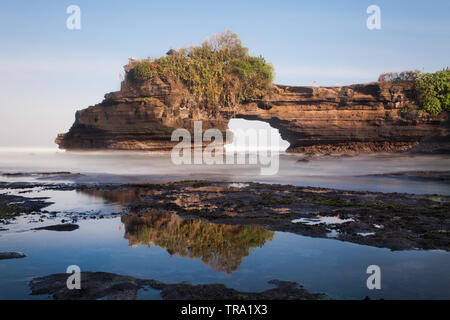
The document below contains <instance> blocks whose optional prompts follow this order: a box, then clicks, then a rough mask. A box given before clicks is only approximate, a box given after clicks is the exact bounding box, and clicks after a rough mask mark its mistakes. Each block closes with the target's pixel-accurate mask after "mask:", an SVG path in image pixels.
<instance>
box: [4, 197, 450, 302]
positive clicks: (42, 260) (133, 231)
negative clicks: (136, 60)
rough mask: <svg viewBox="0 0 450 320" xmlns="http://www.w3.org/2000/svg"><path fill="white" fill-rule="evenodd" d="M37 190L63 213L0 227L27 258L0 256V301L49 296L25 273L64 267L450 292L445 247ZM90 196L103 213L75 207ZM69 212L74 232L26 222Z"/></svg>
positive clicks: (254, 287) (391, 291) (168, 277)
mask: <svg viewBox="0 0 450 320" xmlns="http://www.w3.org/2000/svg"><path fill="white" fill-rule="evenodd" d="M1 192H7V191H5V190H3V191H1ZM41 192H42V193H41ZM41 192H39V190H35V191H34V193H33V196H43V195H45V196H48V197H50V198H51V199H50V201H54V202H55V204H54V205H53V208H54V209H58V210H61V213H59V214H57V215H56V217H53V218H51V219H47V220H44V221H39V220H38V216H22V217H20V218H18V219H17V220H16V221H15V222H13V223H12V224H9V225H5V226H3V228H6V229H8V230H5V231H0V251H20V252H24V253H25V254H26V255H27V257H26V258H22V259H13V260H1V261H0V299H50V298H51V297H48V296H30V295H29V293H30V290H29V288H28V282H29V280H30V279H31V278H33V277H37V276H45V275H49V274H54V273H64V272H65V271H66V269H67V267H68V266H69V265H78V266H79V267H80V268H81V270H82V271H104V272H111V273H117V274H122V275H130V276H134V277H137V278H145V279H157V280H161V281H164V282H168V283H175V282H181V281H191V282H192V283H194V284H208V283H223V284H225V285H227V286H228V287H231V288H234V289H236V290H239V291H262V290H265V289H269V288H271V285H269V284H268V283H267V281H268V280H271V279H280V280H288V281H297V282H298V283H300V284H302V285H304V287H305V288H306V289H307V290H308V291H310V292H323V293H326V294H327V295H328V298H335V299H362V298H364V297H365V296H369V297H371V298H384V299H449V298H450V289H449V288H450V277H449V273H448V270H449V268H448V267H449V265H450V254H449V253H448V252H445V251H440V250H431V251H419V250H412V251H390V250H389V249H380V248H374V247H369V246H363V245H357V244H353V243H348V242H342V241H338V240H335V239H332V238H330V239H319V238H309V237H304V236H299V235H295V234H291V233H285V232H273V231H270V230H267V229H266V228H265V227H261V226H229V225H221V224H213V223H208V222H205V221H203V220H199V219H182V218H180V217H179V216H178V215H176V214H173V213H167V212H160V211H150V212H146V213H143V214H141V215H140V216H139V215H136V214H133V213H130V214H127V215H121V216H109V215H108V213H111V212H114V211H121V210H125V209H124V207H123V206H124V204H125V203H126V202H127V201H132V200H133V199H135V198H136V194H134V193H133V192H126V191H125V192H120V191H115V192H113V193H111V192H109V193H105V192H98V191H90V192H76V191H50V192H49V191H41ZM40 193H41V194H40ZM25 196H27V195H26V194H25ZM93 203H95V205H96V210H97V211H98V212H100V213H101V214H102V215H104V218H102V219H100V218H99V217H100V216H99V214H96V215H84V216H80V215H76V214H75V212H77V211H83V210H84V208H89V207H91V205H92V204H93ZM102 208H103V209H104V211H102ZM112 208H113V209H114V210H112ZM72 214H74V216H76V217H77V219H78V220H77V222H76V223H77V224H78V225H79V226H80V228H79V229H77V230H74V231H70V232H57V231H46V230H39V231H37V230H32V229H33V228H35V227H37V226H43V225H51V224H57V223H60V222H61V220H62V219H66V220H67V216H69V217H70V215H72ZM94 218H95V219H94ZM374 264H375V265H378V266H380V268H381V286H382V288H381V290H368V289H367V287H366V280H367V277H368V276H369V275H368V274H366V269H367V267H368V266H369V265H374ZM138 298H140V299H159V298H160V296H159V293H158V292H157V291H155V290H149V291H143V290H141V291H140V292H139V294H138Z"/></svg>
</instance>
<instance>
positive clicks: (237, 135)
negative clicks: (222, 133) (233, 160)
mask: <svg viewBox="0 0 450 320" xmlns="http://www.w3.org/2000/svg"><path fill="white" fill-rule="evenodd" d="M228 129H229V130H230V131H231V132H232V133H233V141H232V142H231V143H228V141H227V144H225V150H226V152H237V153H250V152H261V151H270V152H279V153H283V152H286V150H287V149H288V148H289V145H290V143H289V142H288V141H286V140H283V139H282V138H281V135H280V132H279V131H278V129H275V128H273V127H272V126H271V125H270V124H269V123H267V122H264V121H260V120H246V119H236V118H233V119H230V121H229V123H228Z"/></svg>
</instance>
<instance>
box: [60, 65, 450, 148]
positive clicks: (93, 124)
mask: <svg viewBox="0 0 450 320" xmlns="http://www.w3.org/2000/svg"><path fill="white" fill-rule="evenodd" d="M131 67H132V65H127V66H125V70H126V71H127V75H126V77H125V80H124V81H123V83H122V87H121V90H120V91H118V92H112V93H108V94H106V95H105V100H104V101H103V102H102V103H100V104H97V105H95V106H91V107H89V108H87V109H84V110H80V111H78V112H77V113H76V120H75V123H74V124H73V126H72V128H71V129H70V130H69V132H68V133H66V134H60V135H58V137H57V139H56V143H57V144H58V145H59V146H60V148H62V149H68V150H74V149H81V150H84V149H118V150H148V151H169V150H171V148H172V147H173V146H174V145H175V144H176V143H177V142H171V135H172V132H173V131H174V130H175V129H178V128H185V129H188V130H189V131H191V132H193V123H194V121H195V120H201V121H202V124H203V130H207V129H209V128H217V129H219V130H221V131H222V132H223V133H224V134H225V132H226V130H227V126H228V122H229V120H230V119H232V118H245V119H248V120H262V121H266V122H268V123H270V125H271V126H272V127H274V128H277V129H279V131H280V134H281V136H282V138H283V139H285V140H287V141H289V143H290V144H291V146H290V150H291V151H299V152H310V151H312V152H349V151H355V152H382V151H400V150H409V149H411V148H413V150H414V149H416V150H418V151H430V152H433V151H440V152H446V151H448V150H449V149H450V148H449V146H448V145H449V137H450V136H449V127H450V126H449V120H448V114H442V115H441V116H439V117H430V116H426V115H425V116H423V115H422V116H419V115H418V114H417V112H402V109H403V108H404V107H405V106H407V105H410V104H414V103H415V101H414V93H413V88H412V85H411V84H410V83H408V82H404V83H396V84H393V83H384V82H383V83H379V82H374V83H368V84H358V85H352V86H343V87H294V86H283V85H277V86H276V88H275V91H276V92H275V93H274V94H273V95H271V96H270V97H266V98H265V99H263V100H257V101H252V102H247V103H245V104H242V105H239V106H236V107H234V108H224V107H221V106H205V105H202V104H199V103H198V102H197V99H196V98H195V97H194V96H193V95H192V94H191V93H189V91H188V90H187V89H186V87H185V86H184V85H183V84H182V83H180V82H177V81H167V82H164V81H162V80H161V79H159V78H155V79H153V80H152V81H148V82H143V83H135V82H133V81H131V80H130V77H129V76H128V72H129V70H130V68H131ZM224 136H225V135H224ZM421 141H422V142H424V143H422V144H419V142H421Z"/></svg>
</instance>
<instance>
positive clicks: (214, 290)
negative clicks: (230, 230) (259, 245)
mask: <svg viewBox="0 0 450 320" xmlns="http://www.w3.org/2000/svg"><path fill="white" fill-rule="evenodd" d="M69 276H70V275H69V274H65V273H60V274H53V275H49V276H45V277H39V278H34V279H32V280H31V281H30V283H29V287H30V289H31V294H32V295H41V294H47V295H52V297H53V298H54V299H56V300H94V299H103V298H104V299H107V300H133V299H136V297H137V292H138V290H139V289H148V288H152V289H155V290H160V291H161V297H162V298H163V299H167V300H171V299H176V300H194V299H195V300H197V299H198V300H237V299H239V300H256V299H259V300H260V299H264V300H272V299H294V300H317V299H322V298H324V297H325V295H324V294H314V293H309V292H308V291H307V290H306V289H304V288H303V287H302V286H299V285H298V284H297V283H295V282H288V281H281V280H271V281H269V283H270V284H273V285H275V286H276V287H275V288H273V289H269V290H265V291H262V292H240V291H237V290H234V289H231V288H227V287H226V286H224V285H223V284H202V285H192V284H190V283H188V282H180V283H175V284H167V283H164V282H161V281H158V280H151V279H148V280H145V279H138V278H134V277H130V276H122V275H117V274H113V273H106V272H82V273H81V289H79V290H69V289H67V284H66V281H67V279H68V277H69Z"/></svg>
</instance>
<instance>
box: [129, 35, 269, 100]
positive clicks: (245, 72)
mask: <svg viewBox="0 0 450 320" xmlns="http://www.w3.org/2000/svg"><path fill="white" fill-rule="evenodd" d="M130 72H131V77H132V79H133V80H134V81H137V82H142V81H151V80H152V79H153V78H155V77H159V78H160V79H162V80H163V81H165V82H169V81H170V80H180V81H181V82H183V83H184V84H185V85H186V87H187V88H188V89H189V91H190V92H191V93H193V94H194V95H195V96H196V97H197V99H198V100H199V102H200V103H203V104H204V105H207V106H227V107H233V106H236V105H237V104H240V103H242V102H244V101H248V100H252V99H257V98H262V97H263V96H265V95H267V94H269V93H270V92H271V89H272V81H273V78H274V69H273V66H272V64H270V63H267V62H266V61H265V60H264V58H262V57H254V56H250V55H249V53H248V49H247V48H246V47H244V46H243V45H242V42H241V40H240V39H239V37H238V36H237V35H236V34H234V33H232V32H231V31H229V30H228V31H225V32H222V33H218V34H214V35H212V36H211V37H209V38H208V39H207V40H206V41H204V42H203V43H202V45H201V46H192V47H189V48H188V49H185V48H181V49H179V50H173V51H171V54H170V55H166V56H164V57H161V58H158V59H155V60H153V61H150V60H142V61H140V62H138V63H137V64H136V66H135V67H134V68H133V69H132V70H131V71H130Z"/></svg>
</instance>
